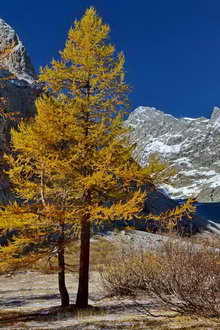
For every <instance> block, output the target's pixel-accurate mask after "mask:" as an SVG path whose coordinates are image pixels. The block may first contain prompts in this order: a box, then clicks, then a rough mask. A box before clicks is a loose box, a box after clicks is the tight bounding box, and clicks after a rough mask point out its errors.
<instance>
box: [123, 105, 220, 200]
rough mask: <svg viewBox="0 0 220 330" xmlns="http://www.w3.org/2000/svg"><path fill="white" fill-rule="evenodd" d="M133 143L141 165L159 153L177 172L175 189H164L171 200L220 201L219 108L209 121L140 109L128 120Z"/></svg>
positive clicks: (146, 108)
mask: <svg viewBox="0 0 220 330" xmlns="http://www.w3.org/2000/svg"><path fill="white" fill-rule="evenodd" d="M126 125H128V126H129V127H131V128H133V132H132V133H131V140H132V141H133V142H135V143H136V149H135V151H134V157H135V158H136V159H137V161H138V162H139V163H140V164H141V165H142V166H144V165H145V164H146V163H147V161H148V158H149V156H150V155H151V154H154V153H159V154H160V157H161V158H162V159H165V160H168V161H169V162H170V163H171V164H172V166H175V167H176V168H177V170H178V174H177V176H176V177H175V178H174V179H173V182H174V184H175V185H174V186H173V187H171V186H164V188H165V189H166V190H167V191H168V192H169V193H170V195H171V196H172V197H174V198H181V199H182V198H187V197H189V196H191V195H194V196H198V198H199V200H200V201H203V202H206V201H220V194H219V188H220V149H219V144H220V109H219V108H217V107H215V108H214V110H213V113H212V116H211V119H207V118H205V117H200V118H175V117H173V116H171V115H168V114H165V113H163V112H162V111H159V110H157V109H155V108H149V107H139V108H137V109H135V110H134V111H133V112H132V113H131V114H130V115H129V117H128V120H127V121H126Z"/></svg>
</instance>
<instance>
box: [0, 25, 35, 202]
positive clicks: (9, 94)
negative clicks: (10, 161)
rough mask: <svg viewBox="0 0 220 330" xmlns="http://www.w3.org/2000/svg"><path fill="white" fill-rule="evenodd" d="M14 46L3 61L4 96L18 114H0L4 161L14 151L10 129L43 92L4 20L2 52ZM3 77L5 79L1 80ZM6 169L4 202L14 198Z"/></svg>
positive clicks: (0, 178)
mask: <svg viewBox="0 0 220 330" xmlns="http://www.w3.org/2000/svg"><path fill="white" fill-rule="evenodd" d="M8 48H10V53H9V54H8V55H7V56H4V58H3V60H1V63H0V98H4V99H5V100H6V102H7V108H6V112H8V113H10V112H11V113H14V114H15V116H16V118H17V119H16V120H13V121H12V120H10V119H7V118H6V117H4V116H2V115H1V114H0V161H1V162H2V155H3V154H4V153H8V152H10V130H11V128H12V127H14V126H16V125H17V123H18V122H19V119H20V118H27V117H30V116H32V115H33V114H34V112H35V99H36V97H37V96H38V95H39V94H40V93H41V87H40V85H38V83H37V82H36V78H37V77H36V74H35V71H34V68H33V65H32V64H31V61H30V58H29V56H28V55H27V52H26V50H25V48H24V45H23V44H22V42H21V41H20V39H19V37H18V35H17V33H16V32H15V31H14V30H13V29H12V28H11V27H10V26H9V25H8V24H7V23H6V22H5V21H4V20H2V19H0V51H3V50H4V49H8ZM1 78H3V79H1ZM2 170H3V168H1V170H0V201H3V202H7V201H8V199H9V198H11V194H10V186H9V184H8V181H7V179H6V178H5V175H4V174H3V171H2Z"/></svg>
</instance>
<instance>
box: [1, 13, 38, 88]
mask: <svg viewBox="0 0 220 330" xmlns="http://www.w3.org/2000/svg"><path fill="white" fill-rule="evenodd" d="M8 47H12V52H11V53H10V54H9V55H8V56H7V57H5V58H4V60H3V62H2V64H3V68H4V69H5V70H8V71H9V72H10V73H13V74H14V75H15V76H16V78H17V79H19V80H24V81H26V82H28V83H33V81H34V80H35V79H36V75H35V71H34V67H33V65H32V64H31V61H30V58H29V56H28V55H27V52H26V50H25V48H24V46H23V44H22V42H21V41H20V39H19V37H18V35H17V33H16V32H15V31H14V30H13V29H12V27H11V26H9V25H8V24H7V23H6V22H5V21H4V20H3V19H0V50H1V51H2V50H4V49H6V48H8Z"/></svg>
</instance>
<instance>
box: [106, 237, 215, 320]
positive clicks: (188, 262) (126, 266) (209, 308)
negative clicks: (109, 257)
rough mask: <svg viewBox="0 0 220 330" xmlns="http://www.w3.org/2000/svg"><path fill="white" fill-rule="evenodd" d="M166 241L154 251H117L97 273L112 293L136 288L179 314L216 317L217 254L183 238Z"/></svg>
mask: <svg viewBox="0 0 220 330" xmlns="http://www.w3.org/2000/svg"><path fill="white" fill-rule="evenodd" d="M180 242H182V243H179V242H177V241H174V242H168V243H166V244H164V245H163V246H162V247H161V249H160V250H157V251H156V252H155V253H144V252H143V251H139V253H137V252H135V253H133V252H132V253H131V252H129V253H127V254H124V255H123V254H121V255H120V256H119V257H118V259H117V260H115V261H114V262H112V263H111V264H110V265H107V266H106V267H105V268H104V270H103V272H102V274H101V276H102V281H103V284H104V287H105V289H107V291H108V293H110V294H112V295H125V294H126V295H133V296H134V295H136V294H137V293H138V292H139V291H140V290H141V291H142V292H144V293H145V294H146V295H148V296H150V297H153V298H157V300H158V299H159V300H160V302H161V303H162V304H163V305H165V306H166V307H169V308H170V309H171V310H173V311H177V312H179V313H182V314H196V315H203V316H220V254H219V252H218V251H217V250H215V249H210V248H207V247H204V246H198V245H193V244H191V243H190V242H186V241H180Z"/></svg>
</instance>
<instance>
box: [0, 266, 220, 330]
mask: <svg viewBox="0 0 220 330" xmlns="http://www.w3.org/2000/svg"><path fill="white" fill-rule="evenodd" d="M67 285H68V289H69V292H70V294H71V302H72V303H74V300H75V297H76V291H77V275H76V274H75V273H68V274H67ZM89 303H90V305H91V306H92V307H91V308H90V309H88V310H87V311H85V312H79V311H78V312H77V311H76V310H75V311H74V307H73V308H72V310H71V311H65V312H62V311H61V310H60V309H59V307H58V306H59V294H58V289H57V276H56V274H42V273H39V272H21V273H18V274H16V275H13V276H10V275H7V276H3V275H2V276H0V328H1V329H80V330H81V329H106V330H107V329H156V330H157V329H174V328H175V329H220V321H219V322H218V321H216V320H215V321H214V320H207V319H198V318H195V319H193V318H190V317H181V316H175V315H174V314H173V315H172V314H171V313H169V311H162V310H161V309H160V306H159V305H158V304H157V302H156V301H152V300H149V299H146V298H145V299H143V297H140V300H139V301H138V302H137V301H135V302H134V301H131V300H129V299H121V300H119V299H118V298H115V299H114V298H107V297H105V293H104V291H103V289H102V287H101V282H100V278H99V274H98V273H97V272H92V273H91V278H90V302H89ZM139 304H140V305H139ZM142 305H144V308H143V307H142ZM148 308H150V310H151V312H153V313H154V314H156V315H157V316H158V317H152V316H150V315H149V314H148V315H147V314H146V311H147V309H148ZM160 314H161V315H162V316H159V315H160Z"/></svg>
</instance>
